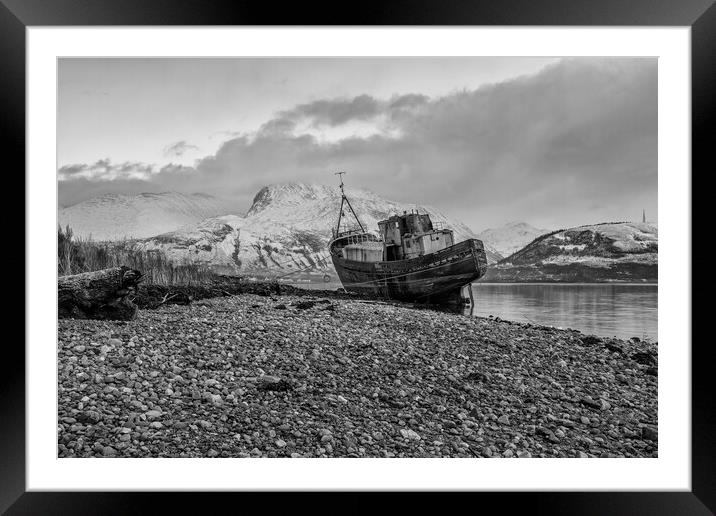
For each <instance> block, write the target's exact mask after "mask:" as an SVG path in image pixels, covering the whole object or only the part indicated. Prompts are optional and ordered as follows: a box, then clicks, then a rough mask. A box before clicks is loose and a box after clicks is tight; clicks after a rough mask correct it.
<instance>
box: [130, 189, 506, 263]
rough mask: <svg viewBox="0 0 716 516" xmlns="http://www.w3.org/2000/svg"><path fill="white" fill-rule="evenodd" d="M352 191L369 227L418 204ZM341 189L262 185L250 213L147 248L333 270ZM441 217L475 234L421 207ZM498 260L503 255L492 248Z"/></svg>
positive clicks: (165, 237)
mask: <svg viewBox="0 0 716 516" xmlns="http://www.w3.org/2000/svg"><path fill="white" fill-rule="evenodd" d="M345 190H346V195H347V197H348V198H349V200H350V203H351V206H352V207H353V209H354V210H355V211H356V213H357V215H358V217H359V219H360V220H361V223H362V224H363V225H364V227H366V228H367V230H369V231H372V232H377V223H378V221H379V220H384V219H385V218H387V217H389V216H390V215H391V214H396V213H402V212H403V211H408V210H410V209H415V208H416V206H415V205H414V204H410V205H408V204H404V203H399V202H395V201H390V200H387V199H384V198H382V197H381V196H379V195H377V194H375V193H373V192H371V191H370V190H366V189H358V188H346V189H345ZM340 200H341V193H340V190H339V189H338V188H337V187H335V186H334V187H330V186H326V185H316V184H306V183H278V184H273V185H267V186H265V187H263V188H261V189H260V190H259V191H258V192H257V193H256V195H255V196H254V198H253V202H252V205H251V207H250V208H249V210H248V211H247V212H246V216H245V217H236V216H221V217H215V218H212V219H207V220H204V221H201V222H199V223H197V224H194V225H191V226H186V227H183V228H181V229H178V230H175V231H173V232H169V233H166V234H162V235H158V236H156V237H150V238H147V239H145V240H144V241H143V243H142V248H144V249H147V250H154V249H156V250H161V251H163V252H164V253H165V254H167V256H169V257H170V258H171V259H173V260H175V261H178V260H182V259H184V260H189V261H192V262H197V263H202V264H210V265H213V266H216V267H225V268H227V269H232V268H233V269H235V270H236V271H246V270H250V271H267V272H268V271H273V272H277V271H283V272H287V273H288V272H291V271H297V270H302V269H313V270H316V271H318V270H328V271H332V270H333V266H332V263H331V260H330V258H329V257H328V251H327V247H328V242H329V240H330V238H331V230H332V228H333V227H334V226H335V224H336V222H337V218H338V209H339V207H340ZM418 209H419V210H420V211H422V212H423V213H429V214H430V215H431V219H432V220H433V221H435V222H443V223H444V224H445V226H446V227H449V228H451V229H452V230H453V231H454V234H455V239H456V241H462V240H465V239H467V238H475V233H474V232H473V231H472V230H471V229H470V228H468V227H467V226H466V225H465V224H463V223H462V222H460V221H458V220H456V219H452V218H450V217H448V216H447V215H445V214H444V213H442V212H441V211H439V210H437V209H436V208H434V207H430V206H419V207H418ZM488 256H489V257H490V258H491V261H492V263H496V261H497V260H499V259H501V258H502V256H501V255H499V253H496V252H494V251H493V250H491V249H489V250H488Z"/></svg>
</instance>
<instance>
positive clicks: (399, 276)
mask: <svg viewBox="0 0 716 516" xmlns="http://www.w3.org/2000/svg"><path fill="white" fill-rule="evenodd" d="M339 174H340V175H341V176H342V174H343V173H339ZM340 190H341V206H340V209H339V214H338V222H337V223H336V226H335V228H334V229H333V235H332V236H333V238H332V240H331V241H330V243H329V244H328V248H329V252H330V255H331V259H332V261H333V265H334V267H335V269H336V273H337V274H338V277H339V278H340V280H341V283H342V285H343V288H345V289H346V290H347V291H349V292H359V293H365V294H370V295H375V296H379V297H383V298H386V299H396V300H400V301H410V302H417V303H427V304H460V303H464V302H465V300H466V299H467V298H466V296H464V295H463V287H465V286H468V285H469V284H470V283H472V282H473V281H475V280H477V279H479V278H481V277H482V276H483V275H484V274H485V272H486V271H487V257H486V255H485V250H484V247H483V244H482V242H481V241H480V240H478V239H475V238H470V239H468V240H464V241H462V242H459V243H455V241H454V236H453V231H452V230H451V229H449V228H445V227H443V225H442V223H439V222H433V221H432V220H430V215H429V214H427V213H419V212H417V211H415V210H412V211H411V212H410V213H408V212H407V211H405V212H403V214H402V215H393V216H390V217H389V218H387V219H386V220H382V221H380V222H378V231H377V233H374V232H371V231H368V230H367V229H366V227H365V226H364V225H363V224H362V223H361V221H360V220H359V218H358V215H357V214H356V212H355V211H354V210H353V207H352V206H351V203H350V201H349V200H348V198H347V197H346V194H345V191H344V185H343V180H342V177H341V183H340ZM346 209H347V210H348V212H349V213H350V215H352V219H353V223H352V224H351V223H350V222H349V220H350V217H349V216H347V215H346ZM465 290H467V291H468V294H469V295H470V298H471V291H470V289H465Z"/></svg>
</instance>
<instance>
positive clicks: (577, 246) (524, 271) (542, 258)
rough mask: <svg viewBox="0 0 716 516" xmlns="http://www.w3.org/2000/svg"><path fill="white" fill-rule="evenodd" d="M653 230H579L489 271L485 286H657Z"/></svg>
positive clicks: (622, 225) (543, 241)
mask: <svg viewBox="0 0 716 516" xmlns="http://www.w3.org/2000/svg"><path fill="white" fill-rule="evenodd" d="M658 252H659V235H658V229H657V227H656V226H655V225H654V224H649V223H637V222H619V223H608V224H595V225H591V226H579V227H575V228H570V229H565V230H560V231H556V232H552V233H547V234H546V235H544V236H542V237H539V238H537V239H536V240H535V241H533V242H532V243H530V244H529V245H527V246H526V247H525V248H524V249H521V250H520V251H517V252H516V253H514V254H513V255H511V256H508V257H507V258H505V259H504V260H502V261H501V262H499V263H498V264H497V265H496V266H494V267H492V269H491V270H489V271H488V274H487V276H486V278H485V281H491V280H499V281H614V280H624V281H656V279H657V271H658Z"/></svg>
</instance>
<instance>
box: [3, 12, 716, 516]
mask: <svg viewBox="0 0 716 516" xmlns="http://www.w3.org/2000/svg"><path fill="white" fill-rule="evenodd" d="M713 4H714V2H713V0H680V1H658V2H657V1H655V0H631V1H627V0H602V1H599V2H596V1H594V0H541V1H535V0H533V1H528V0H500V1H499V2H498V1H494V0H493V1H485V0H480V1H474V0H473V1H460V0H442V1H440V2H435V1H432V2H431V1H428V0H414V1H408V0H402V1H395V2H388V1H383V2H380V1H364V2H361V3H360V4H350V5H348V4H343V5H337V4H323V3H320V2H311V3H307V2H294V3H285V4H279V5H276V4H275V3H266V2H264V3H257V2H247V1H238V0H234V1H225V0H213V1H211V2H208V1H202V0H121V1H120V0H0V59H1V61H0V62H1V63H2V67H1V68H0V69H1V70H2V72H0V76H1V77H2V78H1V79H0V81H1V84H2V87H1V88H0V99H1V100H0V107H1V111H0V113H1V116H0V127H2V129H3V130H4V131H3V132H4V134H5V135H6V137H5V138H3V139H2V143H0V145H2V147H3V156H4V157H5V159H6V162H7V158H8V157H9V158H10V162H11V163H12V172H13V174H14V176H13V177H14V178H15V179H16V180H17V181H18V188H22V190H23V191H24V181H22V180H21V179H20V177H21V176H20V174H19V173H18V171H19V170H25V29H26V28H27V27H28V26H88V25H102V26H112V25H187V26H190V25H449V26H467V25H557V26H610V25H614V26H689V27H691V44H692V46H691V51H692V56H691V65H692V66H691V70H692V99H691V100H692V175H691V178H692V191H693V192H694V193H695V194H697V195H699V190H698V189H693V180H694V179H696V178H697V177H703V176H705V175H706V173H707V168H706V167H707V163H709V162H710V157H711V152H712V147H713V136H712V134H714V133H713V125H714V124H713V120H714V96H715V95H714V92H715V91H716V41H715V40H716V37H715V35H716V6H714V5H713ZM709 165H710V163H709ZM711 168H712V166H709V169H708V172H710V169H711ZM9 170H10V169H8V171H6V173H9ZM699 170H700V173H694V172H696V171H699ZM15 191H19V190H15ZM707 194H708V193H707V192H704V191H703V189H702V191H701V193H700V195H707ZM17 197H19V196H17ZM692 202H693V204H692V206H694V207H695V206H698V205H702V206H703V205H705V206H708V203H707V202H704V203H697V202H696V199H694V200H693V201H692ZM692 218H693V222H694V224H695V225H696V226H697V225H698V224H699V223H700V220H703V218H701V217H694V216H692ZM16 222H17V221H16ZM696 226H695V227H694V230H692V235H697V234H698V232H697V231H695V229H696ZM14 227H17V224H15V226H14ZM15 231H16V230H15ZM12 233H13V230H11V232H10V236H12ZM26 236H27V235H26V234H25V238H26ZM17 240H19V239H17ZM18 247H19V246H18ZM23 249H24V247H23ZM705 259H706V256H703V255H696V256H694V257H693V258H692V271H693V267H694V266H695V265H697V264H699V261H700V260H705ZM25 263H26V262H25V256H24V254H23V253H17V252H16V253H14V254H13V255H12V256H11V257H8V258H7V261H6V267H10V268H12V269H13V270H20V269H23V270H24V271H25V275H26V276H27V275H28V274H31V273H32V271H28V270H27V268H26V266H25ZM699 265H700V264H699ZM701 270H705V268H701ZM692 274H693V272H692ZM18 291H19V290H18ZM692 292H693V294H696V293H697V292H698V291H697V289H693V288H692ZM20 306H22V307H23V310H24V306H25V305H24V303H22V304H21V303H19V302H16V303H15V307H16V308H15V309H16V310H18V309H19V307H20ZM692 306H694V307H697V306H698V304H697V303H696V297H694V298H693V303H692ZM28 309H32V307H28ZM694 319H696V320H698V318H694V317H693V316H692V320H694ZM692 335H694V337H693V338H692V343H688V342H684V343H683V344H684V346H688V345H689V344H692V348H691V350H692V443H691V444H692V457H691V464H692V490H691V491H690V492H658V491H652V492H640V493H633V492H620V493H609V492H582V493H553V492H532V493H512V492H509V493H474V494H470V495H469V496H470V499H469V500H465V499H464V498H463V496H457V497H455V498H451V501H450V503H451V505H452V504H456V505H457V504H460V505H463V504H468V507H473V508H475V509H476V508H477V507H484V505H483V504H484V503H495V502H496V503H499V504H500V505H505V504H506V505H507V506H508V507H509V508H511V509H515V508H519V509H521V510H529V511H530V512H538V513H541V512H544V513H549V514H627V513H628V514H650V515H652V514H711V513H713V512H714V511H716V473H715V470H716V468H714V464H716V454H715V453H714V452H715V450H716V437H714V436H716V416H715V412H714V403H713V401H712V400H711V392H712V383H711V371H710V369H712V366H711V361H710V360H709V348H710V347H711V346H712V343H711V342H710V340H709V339H705V340H700V339H697V338H696V333H695V332H693V328H692ZM3 351H4V354H5V356H4V358H3V361H2V362H3V363H4V365H5V367H3V369H4V371H3V373H2V375H0V383H1V385H2V387H1V388H0V414H2V417H1V418H0V421H2V423H0V428H2V430H1V431H0V512H5V511H7V514H85V513H86V514H127V513H137V512H139V513H143V512H147V508H149V507H151V505H152V504H154V503H159V507H162V509H163V512H164V511H166V512H169V510H172V509H170V508H169V505H173V506H174V509H173V510H179V511H180V512H206V509H207V505H206V504H207V500H206V497H207V496H208V494H207V493H204V494H199V495H196V496H192V497H189V496H188V494H187V493H173V494H171V495H169V494H151V493H118V492H111V493H98V492H94V493H78V492H72V493H50V492H46V493H39V492H26V489H25V473H26V469H25V431H26V428H25V367H24V365H25V355H24V350H23V348H22V347H21V346H20V345H19V339H14V340H12V341H11V339H5V343H4V350H3ZM321 495H322V494H321ZM256 496H257V495H254V494H247V493H225V494H223V495H221V496H219V497H218V498H219V500H220V501H221V502H222V503H226V502H228V503H229V504H230V505H229V507H232V512H233V510H234V509H235V510H239V508H240V507H242V508H243V510H246V509H248V505H247V504H248V503H251V502H252V501H253V498H255V497H256ZM365 496H366V495H365V494H361V493H351V494H350V495H349V497H350V500H343V501H342V502H340V503H341V504H342V505H343V507H346V508H347V509H343V510H340V511H338V512H348V511H351V512H366V511H368V510H373V507H374V505H373V503H369V502H367V501H365V500H366V499H365ZM170 497H171V498H170ZM237 497H242V500H241V501H240V502H238V500H236V498H237ZM293 498H294V499H295V502H294V501H293V500H292V503H298V504H303V503H308V504H310V505H312V506H315V504H316V503H319V502H317V501H316V500H313V498H314V496H309V494H308V493H301V494H296V495H295V496H294V497H293ZM508 500H509V502H508ZM213 501H214V499H213V498H212V502H213ZM236 503H240V506H239V505H234V504H236ZM262 503H265V502H262ZM323 503H324V502H323V501H321V502H320V504H323ZM400 503H401V504H403V505H402V507H401V509H402V510H403V511H406V510H411V509H413V508H415V507H423V508H424V507H425V503H426V500H425V499H424V496H423V495H422V494H421V493H413V494H412V495H411V496H410V498H409V499H404V500H403V501H401V502H400ZM476 503H479V504H480V505H479V506H477V505H475V504H476ZM333 508H334V509H335V506H334V507H333ZM443 509H445V508H443Z"/></svg>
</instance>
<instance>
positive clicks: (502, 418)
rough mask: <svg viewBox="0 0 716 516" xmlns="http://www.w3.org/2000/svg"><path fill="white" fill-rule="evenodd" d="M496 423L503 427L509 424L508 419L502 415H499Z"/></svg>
mask: <svg viewBox="0 0 716 516" xmlns="http://www.w3.org/2000/svg"><path fill="white" fill-rule="evenodd" d="M497 422H498V423H501V424H503V425H508V424H509V423H510V418H509V417H507V415H506V414H503V415H501V416H500V417H498V418H497Z"/></svg>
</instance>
